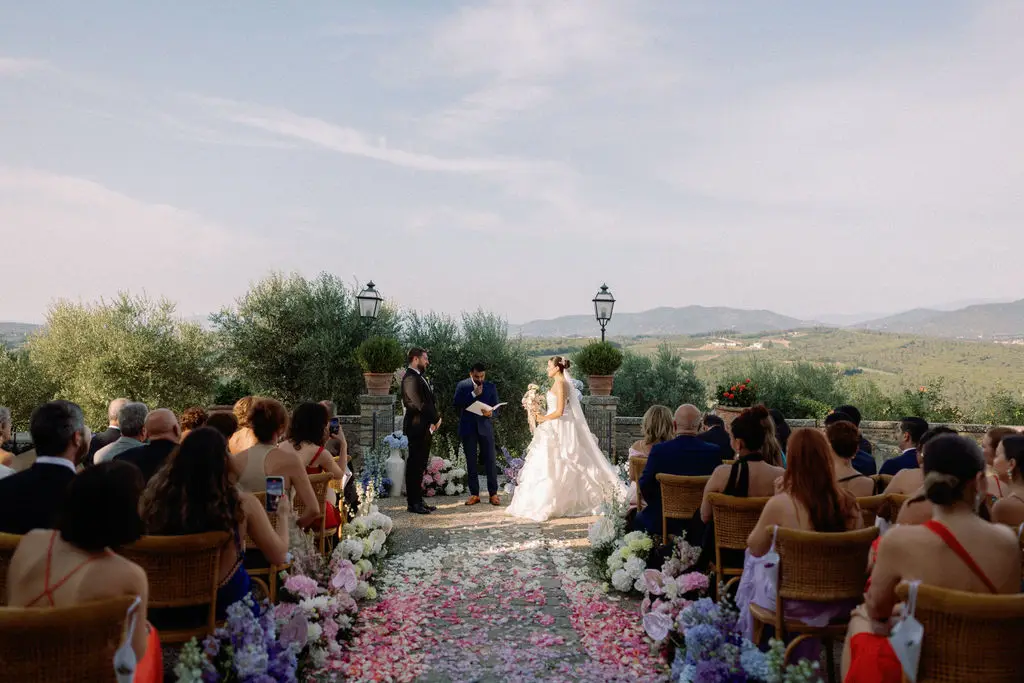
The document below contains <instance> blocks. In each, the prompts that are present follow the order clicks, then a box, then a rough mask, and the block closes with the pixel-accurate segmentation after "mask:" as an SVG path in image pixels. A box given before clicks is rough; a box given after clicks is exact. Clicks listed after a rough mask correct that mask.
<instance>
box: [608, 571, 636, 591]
mask: <svg viewBox="0 0 1024 683" xmlns="http://www.w3.org/2000/svg"><path fill="white" fill-rule="evenodd" d="M612 586H613V587H614V588H615V590H617V591H619V592H622V593H628V592H629V589H630V588H632V587H633V578H632V577H630V575H629V574H627V573H626V570H624V569H617V570H615V571H614V572H613V573H612Z"/></svg>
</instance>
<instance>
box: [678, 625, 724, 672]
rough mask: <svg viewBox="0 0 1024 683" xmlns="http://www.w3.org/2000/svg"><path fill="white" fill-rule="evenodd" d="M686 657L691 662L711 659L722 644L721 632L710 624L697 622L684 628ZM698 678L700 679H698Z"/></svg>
mask: <svg viewBox="0 0 1024 683" xmlns="http://www.w3.org/2000/svg"><path fill="white" fill-rule="evenodd" d="M685 640H686V659H687V660H688V661H690V662H693V663H695V664H696V663H699V662H702V661H703V660H705V659H711V658H712V657H713V656H714V654H715V650H717V649H718V648H719V646H721V645H722V641H723V638H722V634H721V632H719V630H718V629H717V628H715V627H714V626H711V625H710V624H697V625H696V626H691V627H690V628H688V629H687V630H686V636H685ZM698 680H700V679H698Z"/></svg>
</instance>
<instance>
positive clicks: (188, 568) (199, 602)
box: [120, 531, 232, 642]
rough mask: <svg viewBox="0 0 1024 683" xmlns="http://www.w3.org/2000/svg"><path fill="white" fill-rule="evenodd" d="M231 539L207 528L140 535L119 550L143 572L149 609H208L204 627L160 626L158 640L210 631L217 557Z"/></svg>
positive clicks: (213, 625)
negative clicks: (196, 531)
mask: <svg viewBox="0 0 1024 683" xmlns="http://www.w3.org/2000/svg"><path fill="white" fill-rule="evenodd" d="M231 542H232V541H231V534H229V533H228V532H226V531H211V532H207V533H204V534H191V535H188V536H143V537H142V538H140V539H139V540H138V541H136V542H135V543H132V544H131V545H129V546H125V547H124V548H122V549H121V551H120V554H121V555H122V556H124V557H125V558H127V559H129V560H131V561H132V562H135V563H136V564H138V565H139V566H140V567H142V568H143V569H144V570H145V571H146V576H147V577H148V578H149V609H151V610H153V609H160V608H175V607H208V608H209V618H208V619H207V623H206V624H205V625H204V626H202V627H197V628H195V629H187V630H182V631H181V632H180V633H179V632H176V631H167V630H165V629H161V631H160V638H161V640H162V641H164V642H181V640H180V639H182V638H183V639H184V640H188V639H190V638H192V636H195V635H200V634H202V635H206V634H209V633H213V630H214V628H216V621H215V616H216V610H217V588H218V586H219V585H220V578H221V576H220V558H221V555H222V554H223V552H224V547H225V546H226V545H227V544H228V543H231ZM186 634H188V637H187V638H186V637H185V636H186Z"/></svg>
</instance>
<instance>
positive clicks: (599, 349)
mask: <svg viewBox="0 0 1024 683" xmlns="http://www.w3.org/2000/svg"><path fill="white" fill-rule="evenodd" d="M622 359H623V357H622V351H621V350H619V349H618V348H617V347H616V346H615V345H614V344H611V343H610V342H599V341H595V342H590V343H589V344H587V345H586V346H584V347H583V348H582V349H580V350H579V352H578V353H577V354H576V357H575V358H574V359H573V363H575V364H576V365H577V366H579V369H580V371H581V372H582V373H583V374H585V375H614V374H615V371H616V370H618V369H619V368H620V367H622Z"/></svg>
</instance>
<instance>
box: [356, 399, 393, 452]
mask: <svg viewBox="0 0 1024 683" xmlns="http://www.w3.org/2000/svg"><path fill="white" fill-rule="evenodd" d="M394 426H395V397H394V395H393V394H388V395H387V396H370V395H367V394H363V395H362V396H360V397H359V447H360V450H361V451H362V453H363V455H364V456H365V454H366V452H367V451H368V450H369V449H371V448H377V447H379V446H380V442H381V439H383V438H384V437H385V436H387V435H388V434H390V433H391V432H393V431H394Z"/></svg>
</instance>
